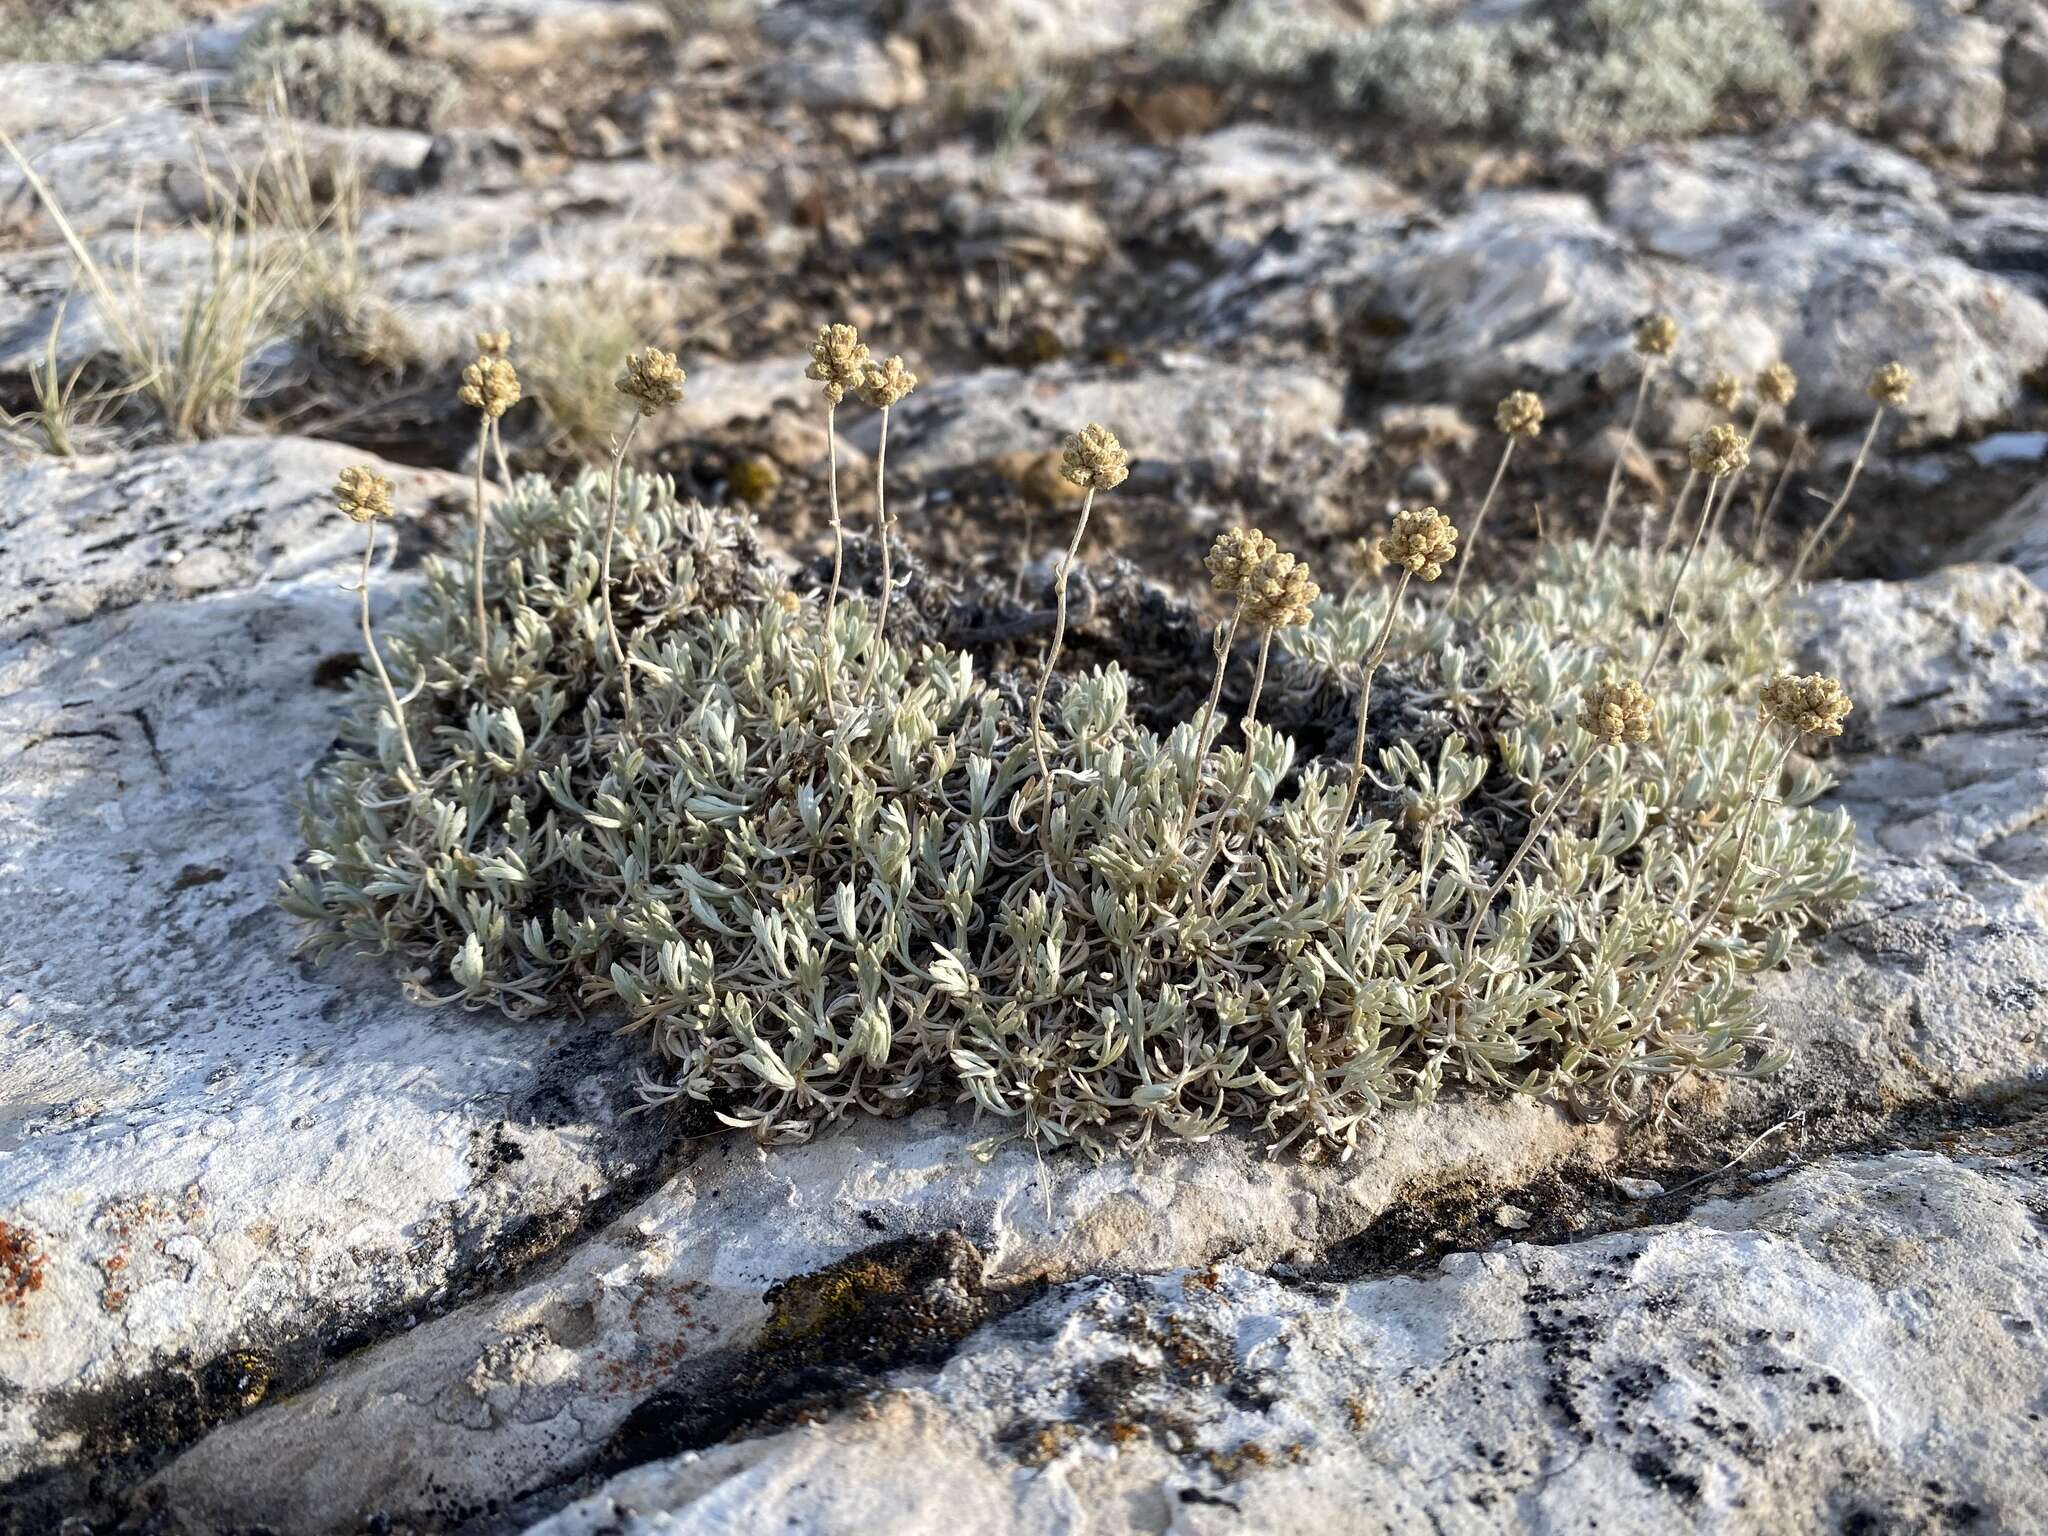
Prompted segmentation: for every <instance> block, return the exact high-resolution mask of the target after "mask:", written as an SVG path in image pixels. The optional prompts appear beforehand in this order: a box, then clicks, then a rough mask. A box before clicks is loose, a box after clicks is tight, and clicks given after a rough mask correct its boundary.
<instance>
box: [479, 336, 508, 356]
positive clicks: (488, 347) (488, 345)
mask: <svg viewBox="0 0 2048 1536" xmlns="http://www.w3.org/2000/svg"><path fill="white" fill-rule="evenodd" d="M476 349H477V351H478V352H480V353H482V354H483V355H484V356H485V357H503V356H504V355H505V354H506V353H508V352H510V351H511V350H512V333H511V332H510V331H478V332H477V333H476Z"/></svg>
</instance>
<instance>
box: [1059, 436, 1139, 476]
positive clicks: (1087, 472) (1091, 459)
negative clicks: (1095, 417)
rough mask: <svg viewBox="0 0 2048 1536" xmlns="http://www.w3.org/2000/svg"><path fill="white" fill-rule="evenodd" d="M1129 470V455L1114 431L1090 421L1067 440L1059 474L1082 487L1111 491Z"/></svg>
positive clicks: (1127, 474)
mask: <svg viewBox="0 0 2048 1536" xmlns="http://www.w3.org/2000/svg"><path fill="white" fill-rule="evenodd" d="M1130 472H1131V456H1130V455H1129V454H1127V453H1125V452H1124V447H1123V444H1122V443H1119V442H1118V441H1117V440H1116V434H1115V433H1114V432H1112V431H1110V430H1109V428H1107V427H1103V426H1096V425H1094V424H1092V423H1091V424H1090V425H1088V426H1085V427H1083V428H1082V429H1081V430H1080V431H1079V432H1076V433H1075V434H1074V435H1073V436H1071V437H1069V438H1068V439H1067V444H1066V449H1065V451H1064V452H1063V454H1062V455H1061V459H1060V473H1061V474H1062V475H1064V476H1066V478H1067V479H1068V480H1070V481H1072V482H1073V483H1074V484H1075V485H1078V486H1080V487H1081V488H1082V489H1083V490H1090V491H1113V490H1115V489H1116V488H1117V487H1118V486H1120V485H1122V484H1123V483H1124V480H1125V478H1126V477H1127V476H1129V474H1130Z"/></svg>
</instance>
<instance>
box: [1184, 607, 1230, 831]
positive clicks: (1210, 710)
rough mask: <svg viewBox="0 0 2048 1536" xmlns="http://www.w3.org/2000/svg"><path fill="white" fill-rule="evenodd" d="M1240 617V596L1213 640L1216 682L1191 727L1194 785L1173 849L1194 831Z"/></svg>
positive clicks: (1190, 791)
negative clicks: (1212, 733)
mask: <svg viewBox="0 0 2048 1536" xmlns="http://www.w3.org/2000/svg"><path fill="white" fill-rule="evenodd" d="M1243 618H1244V595H1243V594H1242V593H1240V594H1238V599H1237V605H1236V606H1235V607H1233V608H1232V609H1231V610H1230V623H1229V624H1228V625H1227V626H1226V627H1225V628H1224V630H1223V631H1222V633H1221V634H1219V635H1218V636H1217V637H1216V680H1215V681H1214V682H1212V683H1211V684H1210V685H1209V701H1208V702H1207V703H1206V704H1204V705H1203V706H1202V717H1201V719H1200V720H1199V721H1197V722H1196V725H1195V783H1194V787H1193V788H1192V789H1190V790H1189V791H1188V806H1187V810H1186V811H1185V812H1184V813H1183V814H1182V816H1181V819H1180V835H1179V836H1178V837H1177V838H1175V839H1174V841H1175V844H1176V845H1177V846H1185V845H1186V843H1187V840H1188V834H1189V833H1190V832H1192V831H1194V829H1195V811H1196V808H1197V807H1198V806H1200V805H1201V803H1202V768H1203V766H1204V764H1206V763H1207V762H1208V760H1209V722H1210V721H1211V720H1213V719H1215V718H1216V704H1217V701H1218V700H1220V699H1221V698H1222V697H1223V673H1224V671H1225V669H1226V668H1228V667H1229V665H1230V648H1231V646H1233V645H1234V644H1236V643H1237V626H1238V624H1239V622H1240V621H1241V620H1242V619H1243Z"/></svg>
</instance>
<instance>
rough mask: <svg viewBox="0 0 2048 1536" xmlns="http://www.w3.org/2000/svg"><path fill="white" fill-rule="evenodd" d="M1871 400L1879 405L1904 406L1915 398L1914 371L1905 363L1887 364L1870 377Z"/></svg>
mask: <svg viewBox="0 0 2048 1536" xmlns="http://www.w3.org/2000/svg"><path fill="white" fill-rule="evenodd" d="M1870 398H1871V399H1873V400H1875V401H1876V402H1877V403H1878V404H1879V405H1889V406H1894V407H1897V406H1902V405H1904V404H1905V403H1906V402H1907V401H1909V400H1911V399H1912V398H1913V370H1912V369H1910V368H1908V367H1907V366H1906V365H1905V364H1904V363H1898V362H1893V363H1886V364H1885V365H1884V366H1883V367H1882V368H1880V369H1878V370H1877V372H1875V373H1873V374H1872V375H1871V376H1870Z"/></svg>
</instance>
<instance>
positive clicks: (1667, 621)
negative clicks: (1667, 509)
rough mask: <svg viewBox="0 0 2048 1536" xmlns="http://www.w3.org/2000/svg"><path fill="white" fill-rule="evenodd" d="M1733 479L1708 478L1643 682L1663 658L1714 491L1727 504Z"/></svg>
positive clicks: (1666, 598)
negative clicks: (1698, 518)
mask: <svg viewBox="0 0 2048 1536" xmlns="http://www.w3.org/2000/svg"><path fill="white" fill-rule="evenodd" d="M1734 483H1735V481H1734V477H1733V476H1732V475H1731V476H1730V477H1729V478H1728V479H1726V480H1709V481H1708V482H1707V499H1706V501H1705V502H1704V503H1702V504H1701V506H1700V520H1699V522H1698V523H1696V524H1695V525H1694V526H1693V530H1692V542H1691V543H1690V544H1688V545H1686V547H1685V558H1684V559H1683V560H1681V561H1679V562H1678V571H1677V574H1675V575H1674V576H1673V577H1672V578H1671V590H1670V591H1669V592H1667V593H1665V594H1664V618H1663V622H1662V623H1660V624H1659V625H1658V626H1657V648H1656V649H1655V650H1653V651H1652V652H1650V660H1649V663H1648V665H1646V666H1645V667H1644V668H1643V676H1642V679H1641V680H1642V682H1643V683H1645V684H1648V682H1649V681H1650V674H1651V673H1652V672H1655V671H1656V670H1657V663H1658V662H1660V661H1662V660H1663V659H1664V648H1665V647H1666V646H1667V645H1669V644H1670V643H1671V626H1672V623H1673V621H1674V620H1676V619H1677V617H1678V592H1679V589H1680V588H1681V587H1683V586H1684V585H1685V573H1686V570H1687V568H1688V567H1690V566H1691V565H1692V557H1693V556H1694V555H1695V554H1697V553H1698V552H1699V547H1700V540H1701V539H1703V538H1705V537H1706V533H1707V524H1708V523H1709V522H1710V521H1712V519H1713V517H1714V493H1715V492H1716V491H1720V492H1722V504H1723V505H1724V506H1725V505H1726V504H1727V488H1728V487H1731V486H1733V485H1734Z"/></svg>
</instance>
